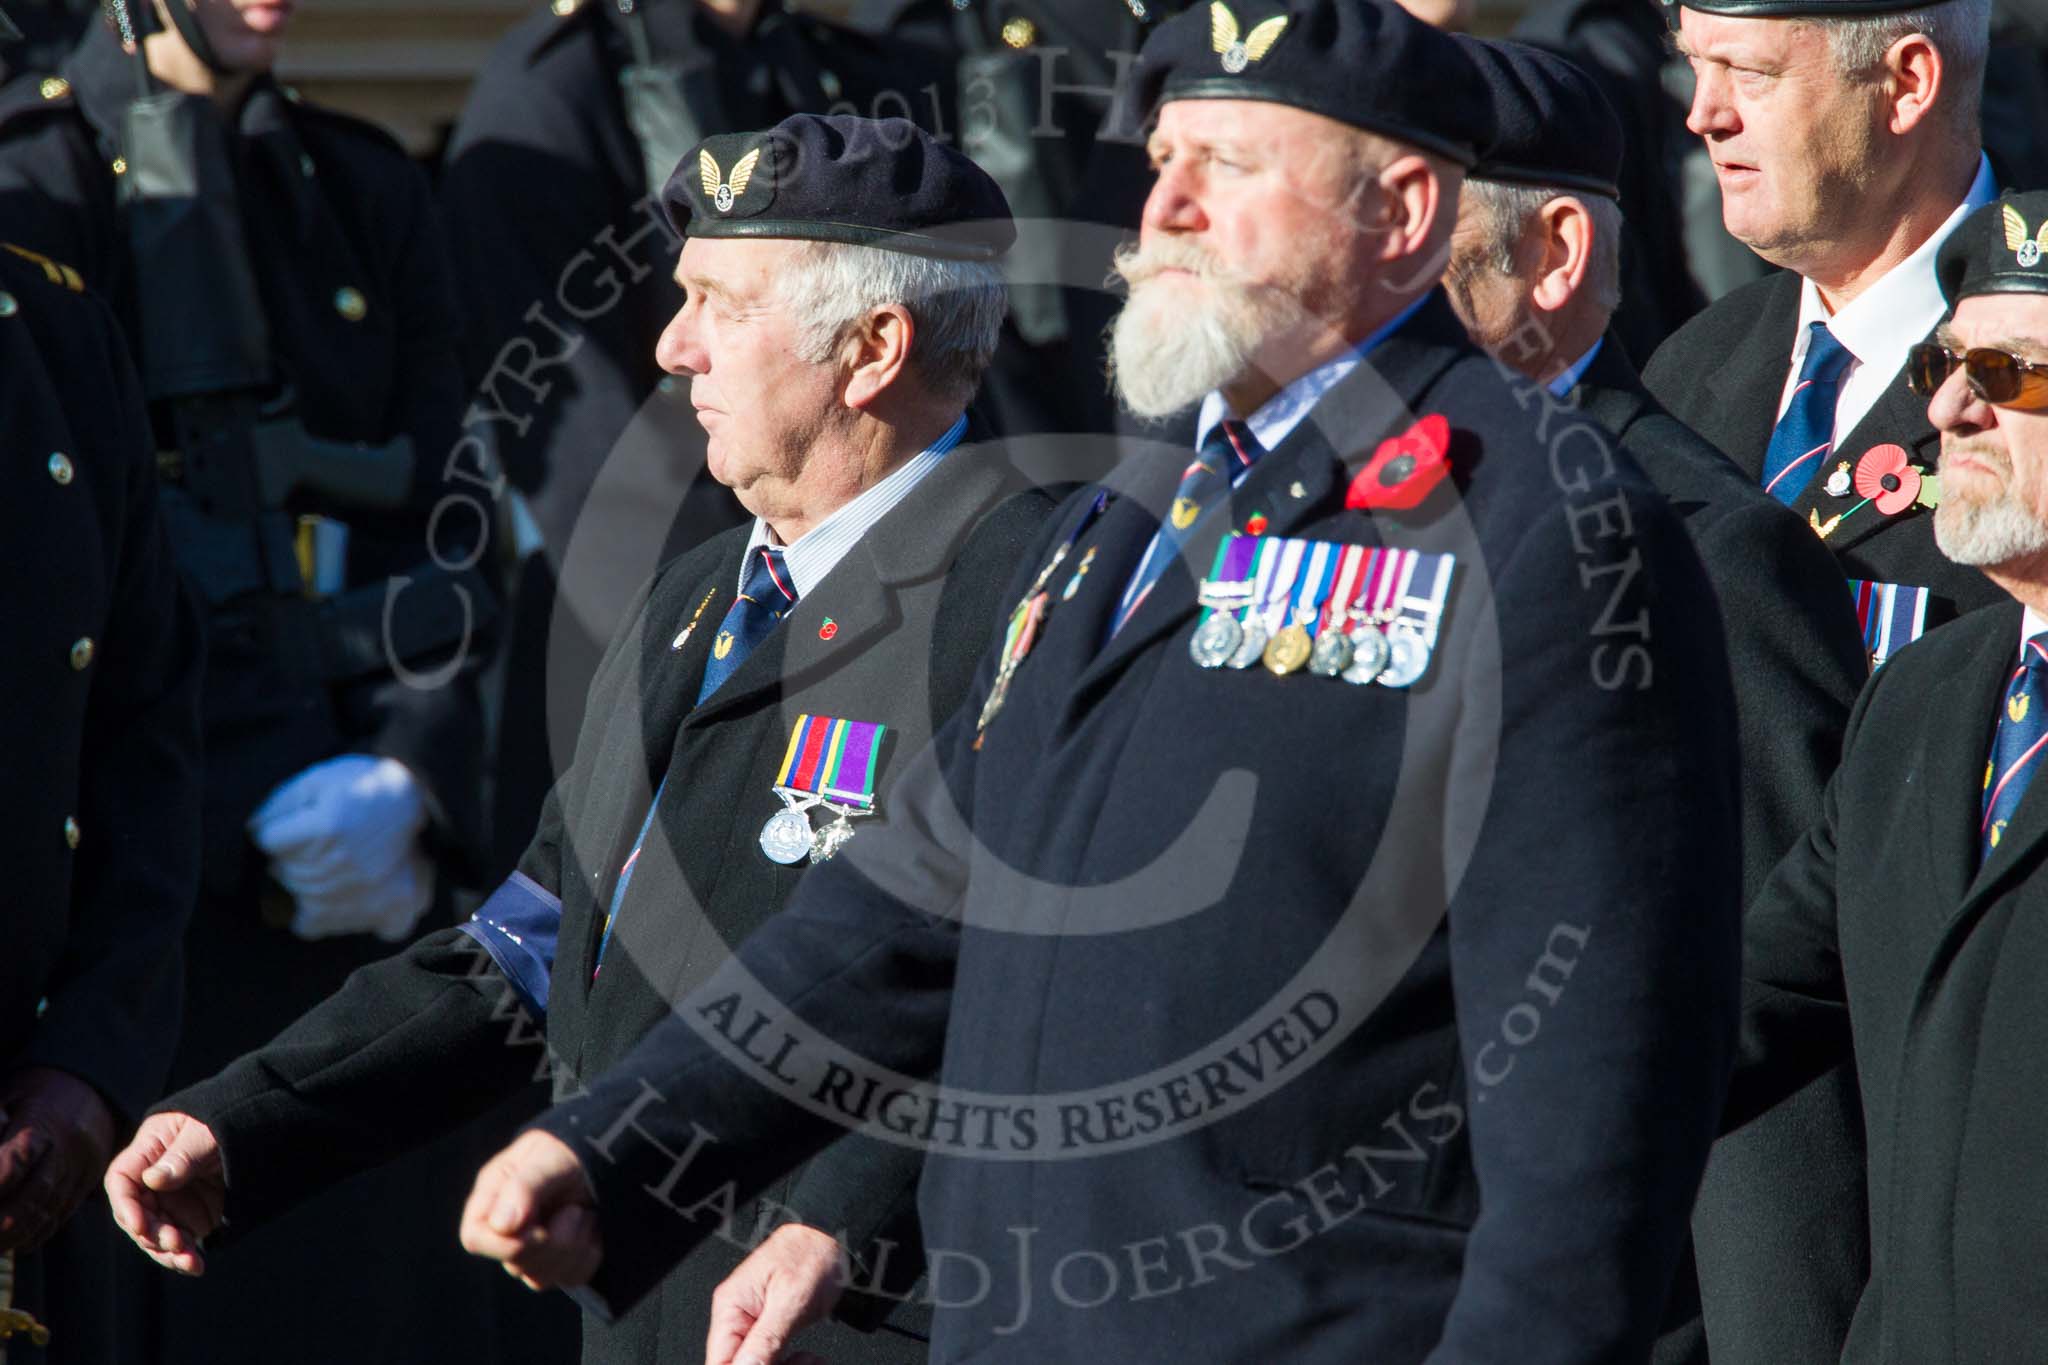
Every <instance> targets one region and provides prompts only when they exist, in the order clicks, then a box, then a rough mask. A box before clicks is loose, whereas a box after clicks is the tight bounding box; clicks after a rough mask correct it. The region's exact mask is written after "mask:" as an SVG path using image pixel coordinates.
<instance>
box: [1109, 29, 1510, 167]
mask: <svg viewBox="0 0 2048 1365" xmlns="http://www.w3.org/2000/svg"><path fill="white" fill-rule="evenodd" d="M1135 79H1136V94H1137V107H1138V109H1139V110H1140V111H1141V112H1142V113H1144V114H1146V115H1150V114H1151V113H1153V112H1155V111H1156V110H1157V109H1158V107H1159V106H1160V105H1161V104H1164V103H1166V102H1167V101H1170V100H1195V99H1212V100H1264V101H1267V102H1270V103H1273V104H1289V105H1293V106H1294V107H1295V108H1297V109H1306V110H1308V111H1309V112H1310V113H1315V114H1322V115H1324V116H1326V117H1328V118H1333V119H1336V120H1337V121H1338V122H1340V123H1348V124H1350V125H1352V126H1353V127H1355V128H1363V129H1365V130H1366V131H1367V132H1372V133H1378V134H1380V135H1382V136H1384V137H1390V138H1394V139H1396V140H1397V141H1400V142H1405V143H1408V144H1409V145H1411V146H1414V147H1420V148H1422V149H1423V150H1424V151H1429V152H1435V153H1437V154H1439V155H1441V156H1445V157H1448V158H1449V159H1450V160H1452V161H1455V162H1457V163H1458V164H1459V165H1461V166H1469V165H1471V164H1472V160H1473V158H1474V157H1475V156H1476V155H1477V154H1478V152H1479V149H1480V148H1481V147H1484V146H1486V145H1487V144H1488V143H1490V142H1491V141H1492V140H1493V117H1492V113H1491V107H1490V104H1489V102H1488V100H1487V98H1486V85H1485V83H1484V82H1483V81H1481V80H1480V79H1479V73H1478V72H1477V71H1475V70H1474V69H1473V67H1472V60H1471V58H1469V57H1467V56H1466V55H1465V53H1464V51H1463V50H1462V49H1461V48H1459V46H1458V45H1457V43H1455V42H1453V41H1452V40H1451V37H1450V35H1449V34H1446V33H1440V32H1438V31H1437V30H1436V29H1433V28H1431V27H1430V26H1429V25H1427V24H1425V23H1423V22H1422V21H1421V20H1420V19H1417V18H1415V17H1414V16H1412V15H1410V14H1409V13H1408V12H1407V11H1406V10H1404V9H1402V8H1401V7H1400V6H1399V5H1396V4H1392V3H1390V0H1286V3H1284V4H1281V3H1275V0H1209V3H1208V4H1206V5H1195V6H1193V7H1191V8H1189V9H1186V10H1183V11H1182V12H1181V13H1179V14H1177V15H1175V16H1174V17H1173V18H1171V19H1169V20H1167V21H1166V22H1165V23H1164V24H1161V25H1160V26H1159V28H1158V29H1156V30H1155V31H1154V32H1153V34H1152V37H1151V38H1150V39H1149V40H1147V42H1146V43H1145V47H1144V50H1143V51H1142V52H1140V53H1139V54H1138V70H1137V74H1136V78H1135Z"/></svg>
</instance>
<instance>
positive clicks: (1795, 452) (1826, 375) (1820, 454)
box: [1764, 322, 1856, 507]
mask: <svg viewBox="0 0 2048 1365" xmlns="http://www.w3.org/2000/svg"><path fill="white" fill-rule="evenodd" d="M1855 358H1856V357H1855V356H1853V355H1851V354H1849V348H1848V347H1846V346H1844V345H1843V344H1842V343H1841V342H1839V341H1837V340H1835V334H1834V333H1833V332H1830V331H1829V330H1828V325H1827V324H1826V323H1825V322H1815V323H1812V324H1811V325H1810V326H1809V329H1808V331H1807V340H1806V360H1805V361H1804V362H1803V363H1802V364H1801V365H1800V367H1799V386H1798V387H1797V388H1795V389H1793V390H1792V401H1791V402H1790V403H1789V404H1787V405H1786V407H1785V415H1784V416H1783V417H1780V418H1779V419H1778V425H1777V426H1776V427H1775V428H1774V429H1773V430H1772V431H1771V444H1770V447H1769V448H1768V449H1767V450H1765V451H1764V492H1766V493H1769V494H1770V495H1771V496H1772V497H1774V498H1776V499H1777V500H1778V501H1779V502H1782V503H1784V504H1785V505H1786V506H1787V507H1790V506H1791V505H1792V504H1793V503H1795V502H1797V501H1799V495H1800V494H1801V493H1803V492H1805V491H1806V485H1807V484H1809V483H1811V482H1812V481H1813V476H1814V472H1815V471H1816V470H1818V469H1819V468H1820V467H1821V464H1822V463H1823V462H1824V461H1825V460H1826V458H1827V453H1828V452H1829V451H1830V450H1832V449H1834V446H1835V402H1836V400H1837V399H1838V398H1840V397H1841V394H1842V375H1843V374H1844V373H1845V372H1846V371H1847V370H1848V368H1849V362H1850V361H1852V360H1854V359H1855Z"/></svg>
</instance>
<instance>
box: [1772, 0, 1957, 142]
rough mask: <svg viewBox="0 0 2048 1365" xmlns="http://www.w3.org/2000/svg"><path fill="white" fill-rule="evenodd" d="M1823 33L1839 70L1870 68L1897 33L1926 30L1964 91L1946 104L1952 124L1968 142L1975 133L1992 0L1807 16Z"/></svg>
mask: <svg viewBox="0 0 2048 1365" xmlns="http://www.w3.org/2000/svg"><path fill="white" fill-rule="evenodd" d="M1803 22H1807V23H1812V24H1815V25H1818V26H1819V28H1820V30H1821V31H1822V32H1823V33H1825V34H1826V35H1827V40H1828V55H1829V57H1831V58H1832V59H1833V61H1834V65H1835V71H1836V72H1837V74H1839V75H1842V76H1846V77H1852V78H1853V77H1857V76H1864V75H1869V74H1871V73H1874V72H1875V71H1876V70H1877V69H1878V68H1879V67H1880V66H1881V65H1882V64H1883V63H1884V55H1885V53H1887V52H1890V51H1891V50H1892V44H1894V43H1896V42H1898V41H1899V39H1901V38H1909V37H1911V36H1912V35H1914V34H1916V33H1918V34H1923V35H1925V37H1926V39H1927V41H1928V42H1929V43H1931V44H1932V45H1933V47H1934V50H1935V51H1936V52H1939V53H1940V54H1941V59H1942V61H1943V63H1945V64H1946V67H1947V70H1946V72H1945V73H1944V74H1945V76H1946V77H1947V79H1948V80H1950V81H1953V82H1954V83H1955V88H1956V89H1957V90H1958V91H1961V92H1963V96H1964V97H1963V98H1960V99H1957V100H1956V101H1955V102H1954V103H1953V104H1951V105H1950V106H1949V109H1950V115H1951V121H1952V126H1953V127H1954V129H1955V131H1956V132H1957V134H1958V135H1960V136H1962V137H1963V138H1964V139H1965V140H1966V141H1968V142H1970V143H1971V144H1972V146H1974V145H1975V144H1976V141H1977V139H1978V135H1979V127H1978V107H1979V106H1980V105H1981V104H1982V103H1983V98H1984V64H1985V62H1986V61H1987V60H1989V58H1990V55H1991V0H1937V3H1935V4H1932V5H1928V6H1926V7H1925V8H1923V9H1914V10H1907V11H1905V12H1904V13H1903V14H1863V15H1857V16H1855V17H1854V18H1848V19H1811V20H1806V21H1803Z"/></svg>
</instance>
